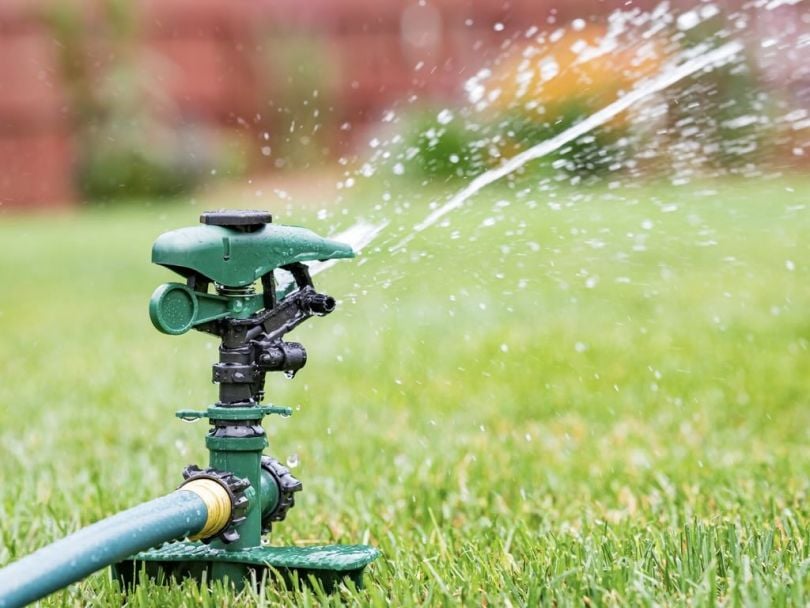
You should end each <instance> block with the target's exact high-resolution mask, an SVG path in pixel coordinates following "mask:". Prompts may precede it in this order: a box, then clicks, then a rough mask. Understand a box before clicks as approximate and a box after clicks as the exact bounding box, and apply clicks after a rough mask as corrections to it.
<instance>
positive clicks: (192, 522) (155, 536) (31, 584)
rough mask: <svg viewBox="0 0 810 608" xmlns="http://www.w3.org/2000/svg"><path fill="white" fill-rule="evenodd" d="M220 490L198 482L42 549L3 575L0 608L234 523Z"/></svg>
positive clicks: (13, 607)
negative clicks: (149, 549) (161, 546)
mask: <svg viewBox="0 0 810 608" xmlns="http://www.w3.org/2000/svg"><path fill="white" fill-rule="evenodd" d="M230 516H231V509H230V497H229V496H228V494H227V492H226V491H225V489H224V488H222V486H219V485H218V484H217V483H215V482H213V481H209V480H195V481H192V482H189V483H187V484H186V485H184V486H183V487H182V488H181V489H180V490H177V491H175V492H172V493H171V494H168V495H167V496H163V497H161V498H156V499H155V500H151V501H149V502H146V503H143V504H141V505H138V506H137V507H133V508H131V509H128V510H126V511H123V512H121V513H118V514H117V515H113V516H112V517H108V518H107V519H103V520H101V521H99V522H96V523H95V524H92V525H91V526H88V527H86V528H84V529H82V530H79V531H78V532H76V533H74V534H71V535H70V536H67V537H65V538H63V539H62V540H59V541H56V542H55V543H53V544H51V545H48V546H46V547H43V548H42V549H40V550H39V551H36V552H35V553H32V554H31V555H29V556H27V557H24V558H22V559H20V560H19V561H16V562H14V563H12V564H10V565H9V566H6V567H5V568H3V569H2V570H0V608H16V607H18V606H25V605H26V604H29V603H31V602H34V601H36V600H38V599H40V598H43V597H45V596H46V595H48V594H50V593H53V592H54V591H57V590H59V589H62V588H63V587H66V586H67V585H69V584H71V583H74V582H76V581H78V580H81V579H83V578H84V577H86V576H88V575H89V574H92V573H93V572H95V571H96V570H99V569H101V568H104V567H105V566H109V565H111V564H114V563H116V562H119V561H121V560H123V559H125V558H127V557H129V556H130V555H132V554H134V553H137V552H139V551H143V550H145V549H148V548H150V547H155V546H157V545H161V544H163V543H165V542H168V541H170V540H175V539H181V538H185V537H187V536H195V537H199V534H200V533H202V532H204V533H205V535H206V536H208V535H211V534H214V533H216V532H218V531H219V530H220V529H222V528H223V527H224V526H225V525H227V524H228V522H229V521H230Z"/></svg>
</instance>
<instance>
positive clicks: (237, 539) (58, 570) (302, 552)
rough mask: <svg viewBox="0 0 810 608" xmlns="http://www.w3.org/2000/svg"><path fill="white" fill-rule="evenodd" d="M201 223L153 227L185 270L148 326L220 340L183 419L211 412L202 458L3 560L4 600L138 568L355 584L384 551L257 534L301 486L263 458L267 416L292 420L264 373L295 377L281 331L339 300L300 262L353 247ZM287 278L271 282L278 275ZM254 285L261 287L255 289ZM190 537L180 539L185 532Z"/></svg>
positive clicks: (262, 216)
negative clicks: (135, 501) (202, 404)
mask: <svg viewBox="0 0 810 608" xmlns="http://www.w3.org/2000/svg"><path fill="white" fill-rule="evenodd" d="M200 220H201V222H202V223H203V225H202V226H196V227H192V228H182V229H180V230H175V231H172V232H168V233H166V234H163V235H161V236H160V237H159V238H158V239H157V241H156V242H155V244H154V246H153V250H152V261H153V262H155V263H157V264H160V265H162V266H165V267H167V268H169V269H171V270H173V271H175V272H176V273H178V274H179V275H180V276H181V277H183V278H184V279H185V282H184V283H166V284H164V285H161V286H160V287H158V288H157V290H156V291H155V293H154V294H153V296H152V298H151V300H150V303H149V315H150V317H151V319H152V323H153V324H154V326H155V327H156V328H157V329H158V330H159V331H161V332H163V333H165V334H169V335H180V334H183V333H185V332H187V331H189V330H191V329H196V330H198V331H202V332H206V333H208V334H211V335H214V336H216V337H218V338H219V339H220V347H219V359H218V361H217V362H216V363H214V365H213V371H212V379H213V381H214V382H215V383H217V384H218V385H219V399H218V400H217V402H216V403H214V404H213V405H211V406H210V407H208V408H207V409H205V410H203V411H195V410H181V411H179V412H177V413H176V415H177V417H179V418H181V419H184V420H195V419H199V418H206V419H207V420H208V423H209V424H210V430H209V432H208V434H207V435H206V438H205V443H206V447H207V448H208V451H209V462H208V465H207V466H206V467H200V466H197V465H189V466H187V467H186V468H185V470H184V471H183V478H184V481H183V482H182V483H181V484H180V487H179V488H178V489H177V490H175V491H174V492H171V493H170V494H168V495H166V496H164V497H161V498H157V499H155V500H152V501H150V502H147V503H144V504H142V505H139V506H136V507H134V508H132V509H129V510H127V511H124V512H121V513H118V514H116V515H114V516H112V517H109V518H107V519H104V520H101V521H99V522H96V523H95V524H93V525H91V526H88V527H86V528H83V529H81V530H79V531H78V532H75V533H74V534H71V535H70V536H67V537H65V538H63V539H62V540H59V541H57V542H55V543H53V544H51V545H48V546H47V547H44V548H42V549H40V550H39V551H37V552H35V553H33V554H31V555H29V556H27V557H24V558H22V559H20V560H18V561H16V562H14V563H12V564H10V565H9V566H7V567H5V568H3V569H0V608H17V607H18V606H23V605H26V604H28V603H30V602H33V601H35V600H37V599H40V598H42V597H44V596H46V595H48V594H49V593H52V592H53V591H56V590H58V589H60V588H62V587H65V586H67V585H69V584H70V583H73V582H75V581H78V580H80V579H82V578H84V577H85V576H87V575H88V574H90V573H92V572H94V571H96V570H98V569H100V568H103V567H105V566H112V568H113V575H114V576H115V577H116V578H117V579H118V580H120V581H121V582H122V583H123V584H124V586H125V587H126V588H130V587H131V586H133V585H136V584H138V583H139V582H140V581H141V580H142V579H143V578H144V577H148V578H151V579H153V580H155V581H158V582H164V583H171V582H173V581H176V580H179V579H181V578H187V577H191V578H196V579H197V580H199V581H203V582H210V581H227V582H229V583H230V584H232V585H234V586H235V587H237V588H239V587H241V586H242V585H244V584H245V581H249V580H250V581H261V580H263V572H264V571H266V570H268V569H269V570H271V571H272V572H273V573H274V574H277V575H280V576H282V577H283V578H285V579H287V580H290V581H292V582H293V583H296V584H297V582H298V581H300V582H309V579H310V578H311V577H312V578H315V579H317V580H318V581H319V582H320V585H321V586H322V587H323V588H324V589H326V590H331V589H334V588H335V586H336V584H337V583H339V582H340V581H342V580H344V579H350V580H352V581H353V582H354V583H355V584H356V585H357V586H360V585H362V575H363V570H364V568H365V567H366V566H367V565H368V564H369V563H370V562H372V561H373V560H375V559H376V558H377V557H378V556H379V551H377V550H376V549H374V548H373V547H369V546H366V545H327V546H307V547H273V546H270V545H267V544H264V542H263V537H264V535H265V534H267V533H268V532H270V530H271V528H272V526H273V524H274V523H276V522H280V521H282V520H283V519H284V518H285V517H286V516H287V513H288V512H289V510H290V509H291V508H292V507H293V506H294V505H295V495H296V493H297V492H299V491H301V489H302V484H301V482H300V481H298V480H297V479H296V478H295V477H294V476H293V475H292V473H291V472H290V471H289V470H288V469H287V468H286V467H285V466H283V465H282V464H281V463H280V462H279V461H278V460H276V459H274V458H271V457H270V456H266V455H265V454H264V450H265V448H267V446H268V443H267V436H266V434H265V432H264V429H263V427H262V421H263V420H264V418H265V417H266V416H269V415H273V414H279V415H281V416H290V415H291V414H292V410H291V409H290V408H286V407H279V406H274V405H264V404H262V401H263V399H264V392H265V375H266V374H267V373H268V372H283V373H286V374H287V375H288V376H289V377H292V376H294V375H295V374H296V373H297V372H298V371H299V370H300V369H301V368H303V367H304V365H306V362H307V353H306V350H305V349H304V347H303V346H302V345H301V344H298V343H297V342H288V341H286V340H285V339H284V337H285V335H286V334H287V333H289V332H291V331H292V330H293V329H295V328H296V327H298V326H299V325H300V324H301V323H303V322H304V321H306V320H307V319H309V318H310V317H313V316H325V315H327V314H329V313H331V312H332V311H333V310H334V309H335V306H336V303H335V301H334V299H332V298H331V297H329V296H327V295H325V294H321V293H318V292H317V291H315V287H314V286H313V284H312V279H311V277H310V274H309V271H308V268H307V266H306V265H305V262H309V261H314V260H332V259H340V258H350V257H353V256H354V252H353V251H352V249H351V247H349V246H348V245H344V244H342V243H339V242H336V241H330V240H327V239H323V238H321V237H319V236H317V235H316V234H314V233H313V232H310V231H309V230H305V229H303V228H296V227H292V226H279V225H276V224H273V223H272V218H271V217H270V214H268V213H265V212H259V211H219V212H211V213H204V214H203V215H202V216H201V218H200ZM282 274H284V275H286V276H287V277H288V279H289V280H287V281H286V282H282V283H280V282H279V280H278V279H279V276H280V275H282ZM254 284H258V285H260V289H259V290H258V291H257V290H256V289H255V287H254ZM184 539H186V540H184Z"/></svg>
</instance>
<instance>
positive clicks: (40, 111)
mask: <svg viewBox="0 0 810 608" xmlns="http://www.w3.org/2000/svg"><path fill="white" fill-rule="evenodd" d="M56 52H57V49H56V48H55V47H54V44H53V43H52V42H51V41H50V40H49V38H48V37H47V36H46V35H45V33H44V31H43V28H42V26H41V24H40V23H38V21H37V20H36V19H35V17H34V15H33V14H32V11H31V9H30V5H29V3H26V2H24V0H5V1H4V2H2V3H0V205H3V206H9V205H21V204H30V203H36V204H47V205H52V204H64V203H65V202H67V201H69V200H70V199H71V197H72V193H73V186H72V182H71V149H70V130H69V122H68V120H67V116H66V106H65V103H66V100H65V95H64V91H63V88H62V83H61V81H60V78H59V70H58V68H57V61H56Z"/></svg>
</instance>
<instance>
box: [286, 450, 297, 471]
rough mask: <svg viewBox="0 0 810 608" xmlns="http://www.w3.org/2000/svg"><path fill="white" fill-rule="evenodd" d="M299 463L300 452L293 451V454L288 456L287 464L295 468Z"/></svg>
mask: <svg viewBox="0 0 810 608" xmlns="http://www.w3.org/2000/svg"><path fill="white" fill-rule="evenodd" d="M299 464H300V461H299V459H298V454H297V453H296V452H293V453H292V454H290V455H289V456H287V466H288V467H290V468H291V469H294V468H295V467H297V466H298V465H299Z"/></svg>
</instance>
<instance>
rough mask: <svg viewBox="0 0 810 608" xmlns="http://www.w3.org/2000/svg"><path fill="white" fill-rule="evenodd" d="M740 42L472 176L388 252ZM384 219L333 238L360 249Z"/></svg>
mask: <svg viewBox="0 0 810 608" xmlns="http://www.w3.org/2000/svg"><path fill="white" fill-rule="evenodd" d="M743 48H744V47H743V45H742V43H740V42H738V41H731V42H727V43H725V44H723V45H722V46H719V47H717V48H714V49H712V50H710V51H706V52H704V53H702V54H699V55H697V56H695V57H691V58H690V59H687V60H686V61H683V62H681V63H679V64H675V65H673V66H669V67H667V68H665V69H664V70H663V71H662V72H661V73H660V74H658V75H657V76H656V77H654V78H652V79H649V80H647V81H645V82H642V83H641V84H640V85H639V86H637V87H636V88H634V89H632V90H631V91H629V92H628V93H626V94H625V95H622V96H621V97H619V98H618V99H616V100H615V101H614V102H612V103H611V104H609V105H607V106H605V107H604V108H602V109H601V110H599V111H597V112H594V113H593V114H591V115H590V116H588V117H586V118H585V119H583V120H582V121H580V122H578V123H576V124H575V125H573V126H571V127H569V128H568V129H565V130H564V131H562V132H560V133H559V134H557V135H556V136H554V137H551V138H549V139H546V140H545V141H542V142H540V143H538V144H536V145H534V146H532V147H531V148H528V149H527V150H524V151H523V152H520V153H519V154H516V155H515V156H513V157H512V158H510V159H508V160H507V161H505V162H504V163H503V164H501V165H500V166H499V167H496V168H494V169H490V170H488V171H485V172H483V173H481V174H480V175H478V176H477V177H475V178H474V179H473V180H472V181H471V182H470V183H469V184H468V185H467V186H465V187H464V188H463V189H462V190H460V191H459V192H458V193H456V194H455V195H453V196H452V197H451V198H450V199H449V200H448V201H447V202H446V203H445V204H443V205H442V206H440V207H438V208H437V209H435V210H433V211H432V212H431V213H430V214H429V215H428V216H427V217H426V218H425V219H424V220H422V221H421V222H419V223H418V224H416V225H414V226H413V230H412V231H411V232H410V233H409V234H408V235H407V236H406V237H405V238H403V239H402V240H400V241H399V242H398V243H396V244H395V245H394V246H393V247H391V249H390V251H392V252H395V251H398V250H401V249H402V248H403V247H404V246H405V245H406V244H407V243H409V242H410V241H411V240H412V239H413V238H414V236H415V235H416V234H417V233H419V232H422V231H423V230H426V229H427V228H430V227H431V226H433V225H434V224H436V222H438V221H439V220H440V219H442V218H443V217H444V216H446V215H447V214H448V213H450V212H452V211H454V210H456V209H458V208H459V207H461V206H462V205H464V203H466V202H467V201H468V200H469V199H470V198H471V197H472V196H474V195H476V194H477V193H478V192H480V191H481V190H482V189H484V188H486V187H487V186H489V185H490V184H492V183H494V182H496V181H498V180H500V179H502V178H504V177H506V176H508V175H510V174H511V173H514V172H515V171H517V170H518V169H520V168H521V167H523V166H524V165H526V164H527V163H529V162H531V161H533V160H537V159H539V158H542V157H544V156H547V155H549V154H551V153H553V152H555V151H557V150H559V149H561V148H562V147H563V146H565V145H566V144H569V143H571V142H572V141H574V140H576V139H577V138H578V137H581V136H583V135H585V134H587V133H589V132H591V131H593V130H594V129H596V128H598V127H600V126H602V125H604V124H606V123H608V122H609V121H610V120H612V119H614V118H616V117H617V116H618V115H619V114H621V113H622V112H625V111H626V110H628V109H630V108H631V107H633V106H634V105H636V104H638V103H639V102H641V101H643V100H645V99H647V98H649V97H650V96H652V95H654V94H656V93H658V92H660V91H662V90H664V89H666V88H667V87H670V86H672V85H673V84H675V83H677V82H679V81H681V80H683V79H684V78H687V77H688V76H691V75H692V74H695V73H697V72H700V71H701V70H711V69H714V68H716V67H718V66H721V65H724V64H725V63H726V62H728V61H729V60H731V59H733V58H734V57H735V56H737V55H739V54H740V53H741V52H742V51H743ZM386 225H387V222H381V223H377V224H374V223H369V222H366V221H360V222H357V223H356V224H354V225H353V226H351V227H350V228H348V229H347V230H345V231H343V232H341V233H340V234H338V235H336V236H335V238H337V239H338V240H343V241H344V242H347V243H349V244H351V245H352V246H353V247H354V248H355V249H356V250H357V251H360V250H362V249H363V248H364V247H365V246H366V245H368V244H369V243H371V242H372V241H373V240H374V239H376V237H377V236H378V235H379V234H380V233H381V232H382V231H383V230H384V229H385V227H386ZM330 266H331V264H329V263H323V264H318V265H316V266H314V267H313V269H312V271H313V273H317V272H320V271H322V270H325V269H327V268H329V267H330Z"/></svg>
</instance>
